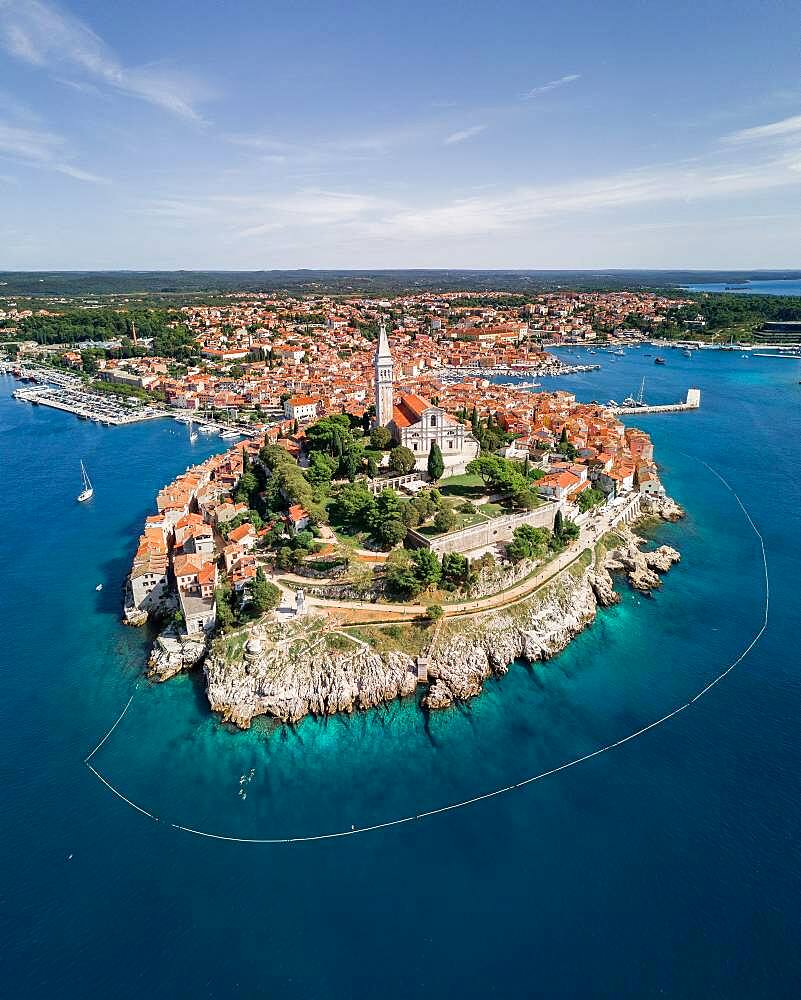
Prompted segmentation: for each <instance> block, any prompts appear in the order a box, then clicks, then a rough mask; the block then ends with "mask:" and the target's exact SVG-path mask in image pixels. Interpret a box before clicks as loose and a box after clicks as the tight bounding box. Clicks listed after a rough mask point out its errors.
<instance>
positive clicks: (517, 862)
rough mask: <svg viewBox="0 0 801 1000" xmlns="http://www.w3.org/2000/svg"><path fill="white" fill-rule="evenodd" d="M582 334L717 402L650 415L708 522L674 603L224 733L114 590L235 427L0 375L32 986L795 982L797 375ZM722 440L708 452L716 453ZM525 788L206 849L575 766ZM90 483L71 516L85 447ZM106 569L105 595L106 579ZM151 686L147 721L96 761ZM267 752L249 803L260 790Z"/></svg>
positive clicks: (135, 718)
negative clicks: (153, 661)
mask: <svg viewBox="0 0 801 1000" xmlns="http://www.w3.org/2000/svg"><path fill="white" fill-rule="evenodd" d="M652 351H653V349H648V348H644V349H640V350H636V351H630V352H628V353H627V354H626V356H625V357H622V358H618V357H615V356H613V355H606V354H597V355H588V354H586V353H585V352H581V351H577V352H574V357H575V358H576V359H577V360H578V359H579V358H580V359H583V360H584V359H586V360H597V361H599V362H600V363H601V364H602V365H603V368H602V370H601V371H599V372H594V373H589V374H585V375H580V376H576V377H575V378H571V379H558V380H550V381H549V382H548V387H549V388H550V387H551V386H559V387H560V388H566V389H571V390H574V391H576V392H577V394H578V395H579V397H580V398H583V399H598V400H602V401H603V400H606V399H608V398H609V397H613V398H615V399H621V398H623V397H624V396H625V395H627V394H628V393H629V392H632V391H635V390H639V386H640V381H641V378H642V376H643V375H645V376H646V378H647V382H646V396H647V397H648V398H649V399H650V400H651V401H652V402H668V401H672V400H674V399H677V398H679V397H681V396H683V395H684V391H685V390H686V388H687V386H688V385H696V386H698V387H700V388H701V389H702V392H703V399H702V408H701V410H700V411H698V412H696V413H688V414H675V415H665V416H659V417H656V416H654V417H641V418H639V421H638V423H639V425H640V426H642V427H645V428H647V429H648V430H649V431H650V432H651V434H652V435H653V438H654V441H655V444H656V449H657V454H658V458H659V460H660V462H661V465H662V471H663V477H664V481H665V483H666V484H667V486H668V488H669V490H670V491H671V492H672V493H673V495H674V496H675V497H676V498H677V499H678V500H679V501H680V502H681V503H682V504H684V505H685V506H686V508H687V510H688V513H689V516H688V518H687V520H686V521H685V522H682V523H678V524H675V525H665V526H663V527H661V528H660V529H659V530H658V532H657V535H656V538H657V539H658V540H659V541H665V542H669V543H671V544H674V545H676V546H677V547H678V548H679V549H680V550H681V552H682V555H683V560H682V562H681V564H680V565H678V566H677V567H675V568H674V569H673V570H672V571H671V572H670V574H668V576H667V578H666V580H665V584H664V587H663V589H662V590H661V591H660V592H659V593H657V594H656V595H655V596H654V597H653V598H652V599H648V598H645V597H642V596H639V595H636V594H634V593H632V592H631V591H629V590H628V589H627V587H626V586H625V585H624V584H621V592H622V594H623V601H622V603H621V604H620V605H618V606H617V607H615V608H613V609H611V610H609V611H605V612H602V613H601V614H600V615H599V617H598V619H597V621H596V623H595V624H594V625H593V626H592V627H591V628H589V629H588V630H587V631H586V632H584V633H583V634H582V635H581V636H580V637H579V638H578V639H577V640H576V641H575V642H574V643H572V644H571V646H570V647H569V648H568V650H566V651H565V653H563V654H562V655H561V656H559V657H557V658H556V659H554V660H552V661H550V662H548V663H545V664H537V665H535V666H534V667H527V666H524V665H522V664H515V665H513V666H512V668H511V669H510V671H509V673H508V674H507V675H506V677H504V678H503V679H501V680H500V681H498V682H492V683H490V684H488V686H487V689H486V692H485V693H484V694H483V695H482V696H481V697H480V698H477V699H475V700H473V701H472V702H471V703H470V704H468V705H466V706H461V707H458V708H454V709H453V710H452V711H448V712H445V713H441V714H435V715H433V716H432V717H431V718H430V719H428V720H426V718H425V717H424V716H423V714H422V713H421V712H420V711H419V710H418V709H417V707H416V705H415V704H414V702H413V701H407V702H403V703H394V704H392V705H390V706H388V707H387V708H385V709H383V710H379V711H374V712H372V713H369V714H359V715H354V716H352V717H342V718H339V717H337V718H332V719H329V720H327V721H316V720H313V719H306V720H304V721H303V722H302V723H301V724H300V725H298V726H297V727H296V728H294V729H290V728H281V727H275V726H271V725H270V724H268V723H262V724H259V725H257V726H255V727H254V728H253V729H252V730H251V731H250V732H248V733H239V732H230V731H228V730H227V729H225V728H223V727H221V726H220V725H219V724H218V722H217V721H216V719H215V718H214V717H212V716H211V715H210V714H209V712H208V711H207V708H206V705H205V701H204V696H203V691H202V686H201V683H200V681H199V680H198V679H195V678H193V677H180V678H176V679H175V680H173V681H171V682H169V683H168V684H166V685H162V686H151V685H149V684H148V683H147V682H145V681H143V680H142V667H143V664H144V659H145V656H146V649H147V642H146V639H147V637H146V635H145V634H144V633H143V632H141V631H135V630H130V629H126V628H124V627H123V626H122V625H120V624H119V612H120V596H121V593H120V588H121V584H122V581H123V578H124V576H125V573H126V571H127V568H128V565H129V561H130V557H131V554H132V551H133V547H134V545H135V541H136V536H137V533H138V530H139V528H140V525H141V522H142V519H143V517H144V516H145V514H147V513H148V512H150V510H151V508H152V504H153V500H154V496H155V493H156V491H157V489H158V488H159V487H160V485H162V484H163V483H164V482H165V481H167V480H169V479H171V478H172V477H173V476H174V475H175V474H176V473H178V472H180V471H182V470H183V469H184V468H185V467H186V466H187V465H188V464H190V463H191V462H192V461H195V460H196V459H198V458H199V457H201V456H202V455H204V454H206V453H208V451H209V450H211V449H213V448H219V447H220V442H219V440H218V439H216V438H214V439H211V440H206V441H204V440H202V439H201V441H200V442H198V444H197V445H195V446H194V447H193V446H192V445H190V444H189V442H188V440H187V438H186V434H185V432H184V431H183V430H182V429H181V428H180V427H178V426H177V425H175V424H174V423H173V422H171V421H160V422H157V423H150V424H143V425H139V426H135V427H129V428H101V427H97V426H95V425H92V424H87V423H84V422H81V421H79V420H77V419H76V418H74V417H72V416H70V415H68V414H62V413H58V412H56V411H53V410H47V409H44V408H36V407H31V406H29V405H27V404H22V403H18V402H15V401H14V400H12V399H11V395H10V394H11V391H12V389H13V383H12V382H11V381H9V380H1V379H0V469H1V470H2V483H3V508H4V514H5V516H4V518H3V524H2V531H0V565H1V566H2V573H1V574H0V622H1V623H2V640H3V641H2V654H0V661H1V662H2V687H1V688H0V767H1V768H2V784H0V796H1V797H2V798H0V802H1V803H2V824H0V865H1V866H2V878H0V902H1V903H2V906H0V935H1V936H2V942H3V944H2V948H0V955H1V956H2V957H1V958H0V963H1V964H0V976H2V978H1V979H0V982H2V984H3V993H4V995H6V996H9V997H25V998H38V997H41V998H47V1000H51V998H52V997H54V996H56V997H59V998H81V1000H85V998H101V997H102V998H106V997H114V998H117V1000H127V998H141V997H147V998H149V1000H161V998H165V1000H166V998H170V1000H176V998H184V997H185V998H192V1000H195V998H201V997H203V998H220V997H231V996H241V997H247V998H251V997H269V998H284V997H292V998H320V1000H323V998H325V1000H329V998H335V1000H339V998H342V1000H345V998H374V997H381V998H384V1000H406V998H408V997H470V998H472V997H476V998H479V997H480V998H486V997H488V996H498V997H532V996H537V997H545V998H561V997H604V998H605V997H609V998H618V1000H619V998H642V997H664V996H667V997H675V998H680V1000H686V998H704V1000H708V998H726V1000H729V998H742V1000H753V998H755V997H766V998H767V997H771V998H776V997H797V996H798V993H799V983H801V947H799V928H801V655H799V638H798V637H799V634H801V599H800V598H799V555H798V546H799V539H801V488H800V487H799V469H801V445H800V444H799V442H801V385H799V384H798V383H799V379H801V362H797V361H789V360H771V359H761V358H744V357H741V355H740V354H739V353H725V352H712V351H709V352H699V353H697V354H695V355H694V357H693V358H691V359H687V358H684V357H683V356H682V354H681V353H680V352H678V351H669V352H667V364H666V365H665V366H663V367H657V368H655V367H654V365H653V358H652V357H647V356H645V355H646V354H648V353H650V352H652ZM694 456H697V457H694ZM699 457H703V458H705V459H706V460H708V461H709V462H710V463H711V464H712V465H713V466H714V467H715V468H716V469H717V470H718V471H719V472H720V473H721V474H722V475H723V476H725V477H726V478H727V479H729V480H730V481H731V483H732V484H733V485H734V486H735V488H736V489H737V491H738V492H739V493H740V495H741V497H742V499H743V502H744V503H745V504H746V506H747V507H748V509H749V510H750V512H751V514H752V516H753V518H754V520H755V522H756V523H757V525H758V526H759V528H760V530H761V531H762V533H763V535H764V539H765V544H766V549H767V558H768V562H769V567H770V580H771V606H770V620H769V626H768V629H767V631H766V633H765V634H764V636H763V638H762V640H761V642H760V643H759V644H758V645H757V646H756V647H755V648H754V650H753V652H752V653H751V654H750V655H749V656H748V657H747V658H746V659H745V660H744V661H743V662H742V663H741V664H740V665H739V666H738V667H737V668H736V669H735V670H734V671H733V672H732V673H731V674H730V675H729V676H728V677H727V678H726V679H725V680H724V681H722V682H721V683H720V684H718V685H717V686H716V687H715V688H713V690H712V691H711V692H710V693H709V694H708V695H707V696H706V697H704V698H703V699H701V700H700V701H699V702H697V703H696V704H695V705H694V706H693V707H692V708H691V709H688V710H687V711H684V712H682V713H681V714H680V715H679V716H677V717H676V718H675V719H673V720H672V721H671V722H669V723H667V724H665V725H664V726H661V727H659V728H656V729H654V730H651V731H649V732H648V733H646V734H645V735H643V736H642V737H641V738H639V739H636V740H633V741H631V742H629V743H625V744H623V745H622V746H621V747H619V748H618V749H616V750H613V751H611V752H609V753H605V754H602V755H600V756H598V757H595V758H592V759H591V760H589V761H587V762H585V763H584V764H581V765H579V766H577V767H573V768H571V769H569V770H566V771H562V772H560V773H558V774H556V775H554V776H552V777H549V778H546V779H544V780H542V781H539V782H537V783H535V784H533V785H529V786H528V787H526V788H523V789H520V790H517V791H514V792H512V793H511V794H508V795H505V796H501V797H498V798H494V799H490V800H488V801H485V802H482V803H479V804H477V805H474V806H471V807H469V808H466V809H461V810H457V811H454V812H450V813H446V814H444V815H440V816H438V817H434V818H431V819H427V820H421V821H415V822H411V823H407V824H405V825H403V826H399V827H394V828H390V829H387V830H383V831H378V832H374V833H370V834H366V835H362V836H355V837H345V838H343V839H340V840H333V841H321V842H316V843H305V844H293V845H280V846H267V845H262V846H256V845H243V844H235V843H226V842H221V841H213V840H204V839H198V838H196V837H193V836H191V835H189V834H186V833H182V832H179V831H176V830H175V829H173V828H172V827H171V826H169V822H178V823H181V824H183V825H186V826H192V827H196V828H201V829H206V830H210V831H213V832H216V833H222V834H229V835H239V836H246V837H270V836H293V835H298V834H313V833H317V832H325V831H328V830H337V829H349V828H350V826H351V824H355V825H357V826H360V825H363V824H367V823H372V822H377V821H382V820H385V819H389V818H392V817H394V816H402V815H407V814H409V813H419V812H420V811H422V810H426V809H430V808H432V807H436V806H439V805H443V804H446V803H448V802H451V801H453V800H457V799H463V798H466V797H469V796H471V795H474V794H476V793H479V792H483V791H486V790H489V789H491V788H494V787H496V786H499V785H507V784H509V783H510V782H516V781H519V780H521V779H523V778H525V777H526V776H528V775H531V774H534V773H537V772H540V771H542V770H545V769H548V768H551V767H554V766H556V765H558V764H560V763H562V762H563V761H566V760H569V759H572V758H574V757H576V756H578V755H581V754H583V753H587V752H589V751H590V750H592V749H595V748H596V747H599V746H602V745H604V744H607V743H609V742H610V741H614V740H616V739H618V738H620V737H622V736H624V735H626V734H627V733H629V732H632V731H633V730H636V729H638V728H639V727H641V726H643V725H644V724H646V723H648V722H650V721H652V720H655V719H657V718H659V717H661V716H662V715H664V714H665V713H666V712H668V711H669V710H671V709H672V708H674V707H675V706H677V705H679V704H682V703H683V702H685V701H687V699H688V698H689V697H690V696H691V695H693V694H694V693H695V692H697V691H698V690H699V689H700V688H702V687H703V686H704V685H705V684H706V683H707V682H708V681H709V680H710V679H711V678H712V677H714V676H715V675H716V674H718V673H719V672H720V670H721V669H722V668H723V667H725V666H726V665H727V664H728V663H730V662H731V661H732V660H733V659H734V658H735V657H736V656H737V655H738V653H739V652H740V651H741V650H742V649H743V647H744V646H746V645H747V643H748V642H749V641H750V640H751V638H752V636H753V635H754V633H755V632H756V631H757V629H758V628H759V625H760V622H761V619H762V614H763V577H762V563H761V557H760V550H759V545H758V541H757V539H756V537H755V535H754V533H753V532H752V531H751V529H750V528H749V526H748V523H747V521H746V520H745V518H744V516H743V513H742V511H741V510H740V508H739V506H738V505H737V503H736V501H735V500H734V499H733V497H732V495H731V494H730V493H729V492H728V491H727V490H726V489H725V487H724V486H723V485H722V484H721V483H720V481H719V480H718V479H717V478H716V477H715V476H713V475H712V474H711V473H710V472H709V471H708V470H707V469H706V468H705V467H704V466H703V465H702V464H701V462H700V461H699V460H698V458H699ZM81 458H83V460H84V461H85V463H86V465H87V468H88V469H89V473H90V475H91V477H92V480H93V482H94V486H95V498H94V500H93V501H92V502H91V503H89V504H84V505H78V504H76V503H75V500H74V497H75V495H76V493H77V492H78V490H79V487H80V481H79V460H80V459H81ZM101 582H102V584H103V590H102V591H100V592H97V591H96V590H95V586H96V585H97V584H98V583H101ZM134 690H135V697H134V700H133V702H132V704H131V707H130V710H129V711H128V713H127V714H126V715H125V717H124V718H123V720H122V722H121V723H120V725H119V726H118V728H117V729H116V731H115V732H114V733H113V735H112V736H111V738H110V739H109V740H108V741H107V742H106V743H105V744H104V746H103V747H102V748H101V749H100V750H99V751H98V753H97V754H96V755H95V757H94V758H93V763H94V764H95V765H96V766H97V768H98V769H99V770H100V771H101V772H102V773H103V774H104V775H105V776H106V777H107V778H108V780H109V781H111V782H112V783H113V784H114V785H116V786H117V787H118V788H120V789H121V791H122V792H124V794H125V795H126V796H128V797H129V798H131V799H132V800H133V801H135V802H137V803H140V804H141V805H142V806H144V807H145V808H147V809H148V810H149V811H150V812H152V813H153V814H154V815H156V816H159V817H161V822H158V823H156V822H153V821H152V820H151V819H148V818H147V817H145V816H143V815H141V814H140V813H138V812H135V811H134V810H133V809H131V808H129V807H128V806H126V805H125V804H124V803H123V802H121V801H120V800H119V799H118V798H116V797H115V796H113V795H112V794H111V793H110V792H109V791H108V790H107V789H106V788H105V787H104V786H103V785H102V784H101V783H100V782H99V781H98V780H97V779H96V778H95V777H94V775H93V774H92V773H91V772H90V771H89V770H88V769H87V768H86V767H85V766H84V764H83V763H82V762H83V759H84V757H85V756H86V754H87V753H88V752H89V751H90V750H91V749H92V748H93V747H94V746H95V744H96V743H97V742H98V740H99V739H100V738H101V736H102V735H103V734H104V733H105V732H106V730H107V729H108V728H109V726H110V725H111V724H112V722H113V721H114V720H115V719H116V718H117V716H118V715H119V713H120V711H121V709H122V708H123V706H124V705H125V703H126V702H127V700H128V699H129V697H130V695H131V693H132V692H133V691H134ZM251 768H253V769H255V776H254V777H253V780H252V781H251V782H250V783H249V784H248V785H247V798H246V799H242V798H241V797H240V796H239V794H238V792H239V789H240V783H239V781H240V776H241V775H242V774H243V773H245V772H249V770H250V769H251Z"/></svg>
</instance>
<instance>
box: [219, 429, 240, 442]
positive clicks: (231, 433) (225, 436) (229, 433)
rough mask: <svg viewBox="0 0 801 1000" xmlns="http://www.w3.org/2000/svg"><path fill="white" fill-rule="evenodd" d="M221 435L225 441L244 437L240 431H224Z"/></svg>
mask: <svg viewBox="0 0 801 1000" xmlns="http://www.w3.org/2000/svg"><path fill="white" fill-rule="evenodd" d="M220 437H221V438H222V439H223V440H224V441H229V440H230V439H231V438H238V437H242V435H241V434H240V432H239V431H223V432H222V434H220Z"/></svg>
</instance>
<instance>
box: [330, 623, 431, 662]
mask: <svg viewBox="0 0 801 1000" xmlns="http://www.w3.org/2000/svg"><path fill="white" fill-rule="evenodd" d="M433 628H434V626H433V625H431V624H429V623H428V622H404V623H402V624H400V623H399V624H397V625H359V626H355V625H351V626H349V627H348V628H346V629H345V631H346V632H348V633H350V634H351V635H353V636H355V637H356V638H357V639H361V640H362V642H366V643H367V644H368V645H369V646H372V648H373V649H374V650H375V651H376V652H377V653H390V652H392V651H393V650H400V651H401V652H403V653H408V655H409V656H419V655H420V654H421V653H424V652H425V651H426V649H428V646H429V644H430V642H431V636H432V634H433Z"/></svg>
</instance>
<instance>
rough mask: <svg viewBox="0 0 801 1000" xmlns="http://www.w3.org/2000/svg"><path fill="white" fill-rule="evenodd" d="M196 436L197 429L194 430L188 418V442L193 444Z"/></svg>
mask: <svg viewBox="0 0 801 1000" xmlns="http://www.w3.org/2000/svg"><path fill="white" fill-rule="evenodd" d="M197 437H198V435H197V431H196V430H195V425H194V424H193V423H192V421H191V420H190V421H189V443H190V444H194V443H195V441H197Z"/></svg>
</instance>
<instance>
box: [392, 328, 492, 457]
mask: <svg viewBox="0 0 801 1000" xmlns="http://www.w3.org/2000/svg"><path fill="white" fill-rule="evenodd" d="M374 366H375V412H376V416H375V425H376V426H377V427H386V428H387V429H388V430H389V432H390V434H391V435H392V440H393V441H394V442H395V444H399V445H403V446H404V447H405V448H408V449H409V451H411V452H412V453H413V454H414V456H415V459H416V462H415V468H416V469H418V470H419V471H420V472H424V471H425V469H426V467H427V465H428V455H429V452H430V450H431V444H432V442H434V441H436V443H437V444H438V445H439V448H440V450H441V452H442V458H443V461H444V464H445V472H444V476H457V475H461V474H462V473H463V472H464V471H465V466H466V465H467V463H468V462H471V461H472V460H473V459H474V458H476V456H477V455H478V453H479V450H480V449H479V444H478V441H476V439H475V438H474V437H473V435H472V434H470V432H469V431H467V430H466V429H465V427H464V425H463V424H460V423H459V421H458V420H454V418H453V417H452V416H451V415H450V414H449V413H447V412H446V411H445V410H443V409H442V407H440V406H434V405H433V403H430V402H429V401H428V400H426V399H423V398H422V397H421V396H417V395H415V394H414V393H411V392H397V393H396V392H395V387H394V377H393V365H392V353H391V351H390V349H389V340H388V339H387V331H386V328H385V327H384V325H383V324H382V325H381V333H380V335H379V338H378V346H377V348H376V352H375V361H374Z"/></svg>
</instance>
